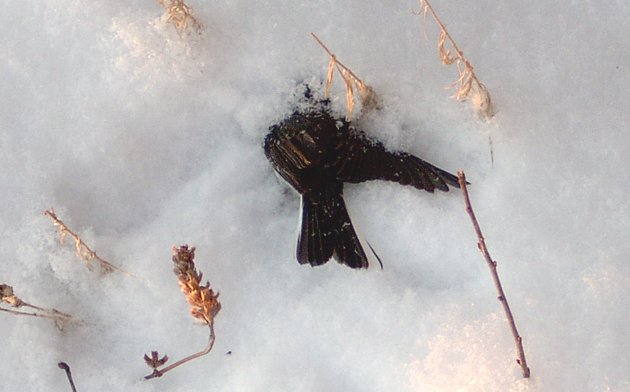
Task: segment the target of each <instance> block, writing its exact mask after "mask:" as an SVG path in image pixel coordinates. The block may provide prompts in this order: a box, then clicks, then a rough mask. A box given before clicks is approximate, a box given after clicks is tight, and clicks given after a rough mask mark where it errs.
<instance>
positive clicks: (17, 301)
mask: <svg viewBox="0 0 630 392" xmlns="http://www.w3.org/2000/svg"><path fill="white" fill-rule="evenodd" d="M3 304H9V305H11V307H13V308H30V309H34V310H35V311H34V312H24V311H21V310H14V309H6V308H4V307H2V305H3ZM0 311H3V312H7V313H11V314H15V315H18V316H31V317H43V318H48V319H51V320H53V321H54V322H55V325H56V326H57V328H59V329H60V330H61V329H63V327H64V326H65V324H66V323H68V322H70V321H72V316H70V315H69V314H67V313H64V312H60V311H58V310H57V309H46V308H42V307H39V306H35V305H32V304H29V303H28V302H26V301H24V300H22V299H21V298H19V297H18V296H17V295H15V293H14V292H13V287H11V286H9V285H8V284H0Z"/></svg>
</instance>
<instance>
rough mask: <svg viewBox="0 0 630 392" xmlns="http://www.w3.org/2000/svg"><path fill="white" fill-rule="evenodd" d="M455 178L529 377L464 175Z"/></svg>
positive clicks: (459, 174)
mask: <svg viewBox="0 0 630 392" xmlns="http://www.w3.org/2000/svg"><path fill="white" fill-rule="evenodd" d="M457 178H458V179H459V186H460V187H461V189H462V194H463V196H464V203H465V204H466V212H467V213H468V215H469V216H470V220H471V221H472V224H473V227H474V229H475V233H476V234H477V239H478V242H477V247H478V248H479V251H480V252H481V254H482V255H483V257H484V259H485V260H486V263H487V264H488V267H489V268H490V272H491V274H492V280H493V281H494V286H495V288H496V290H497V293H498V297H497V298H498V299H499V302H501V305H503V310H504V312H505V316H506V317H507V320H508V323H509V324H510V330H511V331H512V336H514V341H515V343H516V351H517V353H518V359H517V360H516V362H517V363H518V364H519V365H520V366H521V369H522V371H523V377H524V378H529V375H530V371H529V367H527V360H526V359H525V351H524V350H523V339H522V338H521V336H520V335H519V334H518V330H517V329H516V322H515V321H514V316H513V315H512V311H511V310H510V305H509V304H508V301H507V298H506V296H505V293H504V292H503V286H501V281H500V280H499V274H498V273H497V262H496V261H494V260H492V257H491V256H490V252H488V248H487V247H486V242H485V239H484V237H483V234H482V233H481V228H480V227H479V223H478V222H477V218H476V217H475V213H474V211H473V209H472V205H471V204H470V198H469V197H468V189H467V188H466V175H465V174H464V172H463V171H458V172H457Z"/></svg>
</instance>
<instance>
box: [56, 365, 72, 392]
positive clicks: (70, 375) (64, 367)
mask: <svg viewBox="0 0 630 392" xmlns="http://www.w3.org/2000/svg"><path fill="white" fill-rule="evenodd" d="M57 366H59V369H63V370H65V371H66V377H68V382H69V383H70V387H71V388H72V392H77V388H76V387H75V386H74V381H73V380H72V373H71V372H70V366H68V364H67V363H65V362H59V363H58V364H57Z"/></svg>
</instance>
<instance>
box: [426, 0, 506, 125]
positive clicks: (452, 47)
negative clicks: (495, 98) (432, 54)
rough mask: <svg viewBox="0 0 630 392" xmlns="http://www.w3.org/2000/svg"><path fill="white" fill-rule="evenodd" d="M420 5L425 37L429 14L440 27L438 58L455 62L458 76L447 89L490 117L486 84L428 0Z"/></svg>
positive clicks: (456, 97) (491, 109)
mask: <svg viewBox="0 0 630 392" xmlns="http://www.w3.org/2000/svg"><path fill="white" fill-rule="evenodd" d="M420 7H421V9H420V12H419V13H418V14H419V15H422V16H423V17H424V24H425V37H426V20H427V15H431V18H432V19H433V21H435V23H436V24H437V26H438V28H439V29H440V35H439V37H438V44H437V48H438V54H439V56H440V60H441V61H442V64H444V65H453V64H455V67H456V68H457V72H458V74H459V78H458V79H457V80H456V81H455V82H454V83H453V84H451V86H449V89H454V90H455V93H454V94H453V95H452V97H453V98H455V99H457V100H458V101H464V100H466V99H470V101H471V102H472V104H473V107H474V109H475V111H476V112H477V114H478V115H479V116H480V117H482V118H485V119H489V118H491V117H492V116H494V107H493V106H492V99H491V98H490V93H489V92H488V89H486V86H485V85H484V84H483V83H481V82H480V81H479V79H478V78H477V75H476V74H475V71H474V70H473V66H472V65H471V64H470V61H468V59H467V58H466V57H464V52H462V51H461V50H460V49H459V47H458V46H457V44H456V43H455V41H454V40H453V38H452V37H451V34H450V33H449V32H448V30H447V29H446V26H444V23H442V21H441V20H440V18H439V17H438V16H437V14H436V13H435V10H434V9H433V6H431V3H429V1H428V0H420Z"/></svg>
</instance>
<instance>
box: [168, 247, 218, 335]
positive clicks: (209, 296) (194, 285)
mask: <svg viewBox="0 0 630 392" xmlns="http://www.w3.org/2000/svg"><path fill="white" fill-rule="evenodd" d="M194 258H195V248H194V247H192V248H190V249H189V248H188V245H182V246H181V247H179V248H178V247H176V246H173V263H175V269H174V272H175V275H177V279H178V280H179V287H180V289H181V290H182V292H183V293H184V294H185V295H186V301H187V302H188V304H190V313H191V314H192V316H193V317H195V318H197V319H199V320H202V321H204V322H205V323H207V324H208V325H212V324H213V323H214V317H215V316H216V315H217V313H219V311H220V310H221V304H220V303H219V300H218V298H219V294H218V293H217V294H215V293H214V291H213V290H212V289H211V288H210V282H206V284H205V285H201V279H202V277H203V274H202V273H200V272H197V270H196V269H195V261H194Z"/></svg>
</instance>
